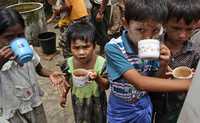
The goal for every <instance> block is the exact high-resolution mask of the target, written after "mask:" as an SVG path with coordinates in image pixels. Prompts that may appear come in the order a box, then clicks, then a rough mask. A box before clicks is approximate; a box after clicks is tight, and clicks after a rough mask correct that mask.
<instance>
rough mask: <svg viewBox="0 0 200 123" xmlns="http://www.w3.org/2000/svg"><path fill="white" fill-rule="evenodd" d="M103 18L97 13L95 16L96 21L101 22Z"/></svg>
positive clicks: (101, 14)
mask: <svg viewBox="0 0 200 123" xmlns="http://www.w3.org/2000/svg"><path fill="white" fill-rule="evenodd" d="M103 16H104V14H103V13H100V12H98V13H97V15H96V21H97V22H101V21H102V20H103Z"/></svg>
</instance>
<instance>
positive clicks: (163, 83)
mask: <svg viewBox="0 0 200 123" xmlns="http://www.w3.org/2000/svg"><path fill="white" fill-rule="evenodd" d="M123 77H124V78H125V79H126V80H128V82H129V83H131V84H132V85H135V86H136V87H137V88H139V89H141V90H145V91H152V92H171V91H186V90H188V89H189V87H190V83H191V80H169V79H159V78H155V77H147V76H143V75H141V74H139V73H138V72H137V71H136V70H133V69H131V70H128V71H126V72H125V73H124V74H123Z"/></svg>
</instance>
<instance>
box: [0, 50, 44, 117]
mask: <svg viewBox="0 0 200 123" xmlns="http://www.w3.org/2000/svg"><path fill="white" fill-rule="evenodd" d="M39 62H40V58H39V56H38V55H37V53H36V52H35V51H34V55H33V59H32V60H31V61H29V62H28V63H25V64H24V65H23V66H20V65H19V64H17V63H16V62H15V61H8V62H7V63H5V64H4V65H3V67H2V69H1V71H0V96H1V97H0V108H1V109H2V111H3V117H5V118H6V119H10V118H12V117H13V115H14V113H15V111H16V110H19V111H20V112H21V113H22V114H23V113H27V112H29V111H31V110H32V108H33V107H37V106H39V105H41V103H42V102H41V100H40V96H42V95H43V92H42V91H41V89H40V88H39V85H38V83H37V74H36V71H35V67H36V66H37V65H38V64H39Z"/></svg>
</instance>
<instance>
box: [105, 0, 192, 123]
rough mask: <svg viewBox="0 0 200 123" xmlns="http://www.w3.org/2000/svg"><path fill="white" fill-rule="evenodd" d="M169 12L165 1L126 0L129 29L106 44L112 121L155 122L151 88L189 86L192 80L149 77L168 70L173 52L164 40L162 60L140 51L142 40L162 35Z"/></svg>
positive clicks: (175, 89)
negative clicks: (150, 96)
mask: <svg viewBox="0 0 200 123" xmlns="http://www.w3.org/2000/svg"><path fill="white" fill-rule="evenodd" d="M167 12H168V11H167V6H166V2H165V0H126V3H125V20H124V24H125V25H124V26H125V28H126V30H125V31H124V32H123V33H122V35H121V36H120V37H119V38H117V39H112V40H111V41H110V42H109V43H107V44H106V46H105V54H106V61H107V72H108V78H109V82H110V87H111V94H110V96H109V103H108V115H107V116H108V122H109V123H128V122H129V123H151V121H152V104H151V100H150V98H149V95H148V93H147V91H152V92H155V91H157V92H165V91H183V90H187V89H188V88H189V85H190V80H167V79H159V78H153V77H147V76H161V77H162V76H164V75H165V72H166V71H167V66H168V62H169V60H170V51H169V49H168V48H167V47H166V46H165V45H163V44H162V43H161V46H160V60H143V59H140V58H139V57H138V54H137V52H138V49H137V45H138V41H139V40H141V39H147V38H156V37H159V34H160V30H161V23H162V22H164V21H165V19H166V17H167ZM159 64H160V65H159Z"/></svg>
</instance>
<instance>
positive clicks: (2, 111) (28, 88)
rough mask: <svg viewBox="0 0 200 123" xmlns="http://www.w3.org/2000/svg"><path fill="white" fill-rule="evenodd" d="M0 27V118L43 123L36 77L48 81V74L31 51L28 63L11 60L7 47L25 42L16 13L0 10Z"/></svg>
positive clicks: (22, 26)
mask: <svg viewBox="0 0 200 123" xmlns="http://www.w3.org/2000/svg"><path fill="white" fill-rule="evenodd" d="M0 27H1V28H0V115H2V117H3V118H5V119H6V120H8V121H9V123H47V119H46V115H45V111H44V108H43V105H42V101H41V96H43V91H42V90H41V88H40V87H39V85H38V83H37V74H39V75H40V76H43V77H49V75H50V74H51V73H52V72H51V71H49V70H47V69H45V68H44V67H42V65H41V64H40V57H39V56H38V54H37V53H36V52H35V51H34V50H33V58H32V60H31V61H29V62H27V63H24V64H23V65H22V64H19V63H18V61H17V60H16V59H15V57H16V56H15V55H14V53H13V51H12V50H11V48H10V46H9V44H10V42H11V41H12V40H13V39H15V38H19V37H20V38H25V36H24V33H25V24H24V20H23V18H22V16H21V15H20V14H19V13H18V12H17V11H15V10H12V9H0ZM54 75H56V74H54ZM56 80H57V79H56ZM0 117H1V116H0ZM0 122H1V121H0ZM2 122H3V121H2Z"/></svg>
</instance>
